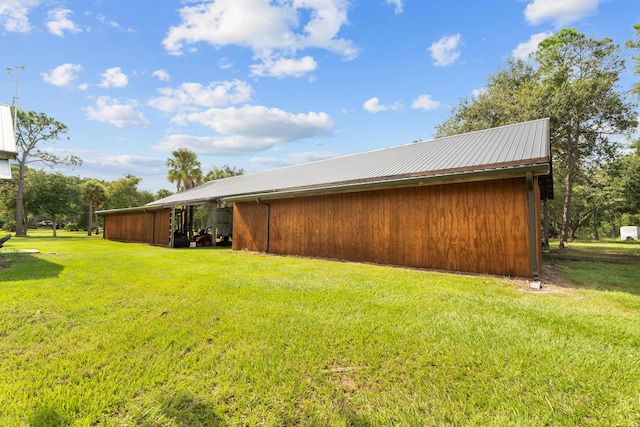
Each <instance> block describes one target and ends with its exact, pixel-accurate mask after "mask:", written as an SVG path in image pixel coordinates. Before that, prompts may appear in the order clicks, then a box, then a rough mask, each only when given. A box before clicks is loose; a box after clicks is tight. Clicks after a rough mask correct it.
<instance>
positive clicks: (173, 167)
mask: <svg viewBox="0 0 640 427" xmlns="http://www.w3.org/2000/svg"><path fill="white" fill-rule="evenodd" d="M171 155H172V156H173V158H168V159H167V167H168V168H169V173H168V174H167V179H168V180H169V182H171V183H174V182H175V183H176V191H178V192H180V191H184V190H188V189H190V188H193V187H195V186H196V185H198V184H200V183H202V169H201V165H200V162H199V161H198V157H197V155H196V153H194V152H193V151H191V150H189V149H188V148H178V149H177V150H174V151H172V152H171Z"/></svg>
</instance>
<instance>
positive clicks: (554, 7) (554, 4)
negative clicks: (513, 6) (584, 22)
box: [524, 0, 603, 28]
mask: <svg viewBox="0 0 640 427" xmlns="http://www.w3.org/2000/svg"><path fill="white" fill-rule="evenodd" d="M602 1H603V0H533V1H531V2H530V3H529V4H527V7H526V9H525V11H524V16H525V19H526V20H527V22H528V23H529V24H531V25H539V24H542V23H543V22H547V21H551V22H554V24H555V25H556V27H558V28H560V27H563V26H565V25H567V24H570V23H572V22H575V21H578V20H580V19H582V18H584V17H586V16H589V15H591V14H593V13H595V12H596V10H597V9H598V5H599V4H600V3H602Z"/></svg>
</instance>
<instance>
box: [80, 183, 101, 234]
mask: <svg viewBox="0 0 640 427" xmlns="http://www.w3.org/2000/svg"><path fill="white" fill-rule="evenodd" d="M105 197H106V193H105V191H104V187H103V186H102V184H100V183H99V182H98V181H96V180H94V179H90V180H88V181H86V182H85V183H84V184H83V185H82V203H84V204H85V205H87V206H89V221H88V225H87V235H88V236H91V229H92V228H93V224H92V223H91V221H92V219H93V209H94V208H97V207H98V206H100V205H101V204H102V203H103V202H104V199H105ZM96 224H98V221H96ZM96 234H99V233H98V225H96Z"/></svg>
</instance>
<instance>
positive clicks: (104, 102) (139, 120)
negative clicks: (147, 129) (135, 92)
mask: <svg viewBox="0 0 640 427" xmlns="http://www.w3.org/2000/svg"><path fill="white" fill-rule="evenodd" d="M137 107H138V103H137V102H136V101H127V102H125V103H120V102H118V101H117V100H115V99H113V98H111V97H109V96H101V97H99V98H98V99H97V100H96V104H95V106H92V107H87V108H85V109H84V110H85V111H86V112H87V119H89V120H95V121H97V122H102V123H109V124H111V125H114V126H116V127H119V128H121V127H125V126H149V125H150V123H149V121H148V120H147V119H146V118H145V117H144V116H143V115H142V113H140V112H138V111H136V108H137Z"/></svg>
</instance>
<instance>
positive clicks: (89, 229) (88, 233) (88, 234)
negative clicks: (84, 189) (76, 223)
mask: <svg viewBox="0 0 640 427" xmlns="http://www.w3.org/2000/svg"><path fill="white" fill-rule="evenodd" d="M92 220H93V203H89V224H87V236H91V229H92V228H93V224H92V223H91V221H92Z"/></svg>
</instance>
